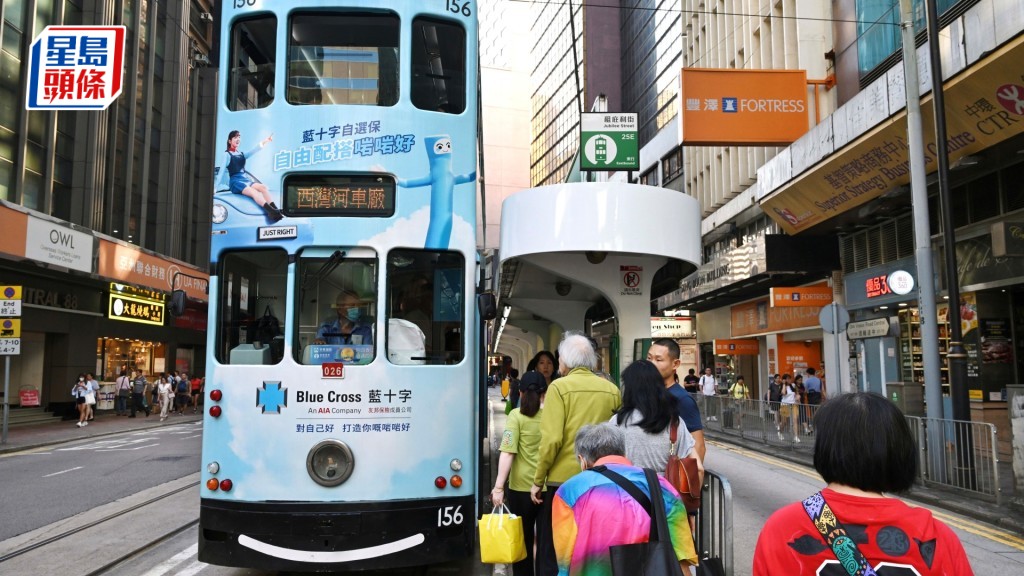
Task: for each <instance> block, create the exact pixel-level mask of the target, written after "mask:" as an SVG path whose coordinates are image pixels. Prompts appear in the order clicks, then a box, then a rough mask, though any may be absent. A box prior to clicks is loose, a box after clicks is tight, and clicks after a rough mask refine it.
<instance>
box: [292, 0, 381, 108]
mask: <svg viewBox="0 0 1024 576" xmlns="http://www.w3.org/2000/svg"><path fill="white" fill-rule="evenodd" d="M398 31H399V21H398V16H396V15H394V14H336V13H323V12H319V13H316V14H311V13H304V14H298V15H296V16H293V17H292V19H291V30H290V34H289V40H288V74H287V76H288V81H287V82H288V102H289V103H291V104H349V105H353V104H355V105H367V106H393V105H394V104H395V103H396V102H398Z"/></svg>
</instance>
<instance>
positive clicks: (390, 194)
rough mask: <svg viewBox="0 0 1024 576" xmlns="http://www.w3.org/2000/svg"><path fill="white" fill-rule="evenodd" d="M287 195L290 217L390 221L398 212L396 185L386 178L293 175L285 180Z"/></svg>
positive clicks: (287, 211) (287, 209)
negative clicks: (359, 218)
mask: <svg viewBox="0 0 1024 576" xmlns="http://www.w3.org/2000/svg"><path fill="white" fill-rule="evenodd" d="M284 195H285V201H284V211H285V213H286V214H288V215H290V216H314V217H315V216H350V217H351V216H355V217H359V216H363V217H378V218H386V217H389V216H392V215H394V213H395V182H394V180H393V179H392V178H391V177H390V176H385V175H381V176H377V175H373V176H334V175H330V176H328V175H315V174H314V175H301V176H293V177H290V178H287V179H286V180H285V194H284ZM261 239H263V238H261Z"/></svg>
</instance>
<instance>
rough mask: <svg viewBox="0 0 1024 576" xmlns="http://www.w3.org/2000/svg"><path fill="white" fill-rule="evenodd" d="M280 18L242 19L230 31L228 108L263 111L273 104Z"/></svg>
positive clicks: (259, 17)
mask: <svg viewBox="0 0 1024 576" xmlns="http://www.w3.org/2000/svg"><path fill="white" fill-rule="evenodd" d="M276 36H277V18H275V17H274V16H258V17H256V18H247V19H245V20H239V21H238V22H236V23H235V25H234V26H233V27H232V29H231V54H230V56H228V58H229V59H230V65H229V71H228V107H229V108H230V109H231V110H253V109H255V108H264V107H266V106H269V105H270V103H271V102H273V101H274V62H275V61H276V60H277V44H276V42H277V38H276Z"/></svg>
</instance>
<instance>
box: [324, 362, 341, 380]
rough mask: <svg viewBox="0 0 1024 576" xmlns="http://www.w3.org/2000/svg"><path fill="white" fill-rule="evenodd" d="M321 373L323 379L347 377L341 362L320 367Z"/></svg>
mask: <svg viewBox="0 0 1024 576" xmlns="http://www.w3.org/2000/svg"><path fill="white" fill-rule="evenodd" d="M320 371H321V376H322V377H323V378H344V377H345V365H344V364H342V363H341V362H325V363H323V364H321V365H320Z"/></svg>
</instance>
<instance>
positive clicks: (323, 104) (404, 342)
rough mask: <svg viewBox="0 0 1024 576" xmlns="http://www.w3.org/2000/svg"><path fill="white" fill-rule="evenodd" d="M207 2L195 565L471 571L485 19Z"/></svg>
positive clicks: (466, 7) (448, 4)
mask: <svg viewBox="0 0 1024 576" xmlns="http://www.w3.org/2000/svg"><path fill="white" fill-rule="evenodd" d="M219 4H220V12H219V13H218V14H217V15H216V20H217V22H218V24H219V37H218V42H217V44H218V47H217V50H216V52H217V54H216V62H215V63H216V65H218V66H219V70H220V72H219V86H218V92H217V105H218V118H217V126H216V134H217V139H216V142H217V144H218V146H223V148H218V149H217V150H216V151H215V154H214V156H215V158H216V169H215V178H214V184H215V185H214V190H212V191H211V193H213V194H214V211H213V230H212V233H213V237H212V258H211V261H212V264H211V272H212V273H211V280H210V303H211V312H210V314H211V321H210V332H209V335H208V350H209V358H208V361H207V367H208V370H207V378H206V397H205V399H206V404H205V407H204V408H205V411H206V412H205V419H204V423H203V426H204V428H203V460H202V462H203V467H202V485H201V512H200V526H199V558H200V560H202V561H204V562H209V563H213V564H221V565H228V566H239V567H259V568H263V569H268V570H288V571H345V570H362V569H371V568H388V567H401V566H413V565H425V564H431V563H437V562H442V561H446V560H451V559H458V558H463V557H467V556H468V555H470V554H471V553H472V551H473V549H474V518H475V516H476V504H475V502H476V498H475V496H474V495H475V493H476V489H477V475H478V471H477V470H478V465H479V460H480V454H479V446H480V442H479V429H480V425H479V421H478V419H479V418H480V417H481V416H480V414H479V403H480V402H481V394H483V391H482V390H481V386H480V381H481V378H480V364H481V362H482V360H481V354H480V353H479V350H480V344H479V340H480V336H479V331H480V330H479V324H480V321H479V320H480V316H479V312H478V310H477V305H476V298H475V297H474V295H475V292H476V290H477V278H478V275H479V272H478V268H479V266H478V263H477V256H476V230H475V222H476V200H475V196H476V172H475V169H476V162H477V160H476V159H477V145H476V134H477V89H476V88H477V64H476V62H477V54H476V50H477V40H476V39H477V20H476V5H475V3H472V4H471V3H470V2H462V1H455V0H376V1H374V0H366V1H360V2H348V3H346V2H336V1H333V2H332V1H326V0H324V1H316V0H308V1H298V0H226V1H224V2H220V3H219Z"/></svg>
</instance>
